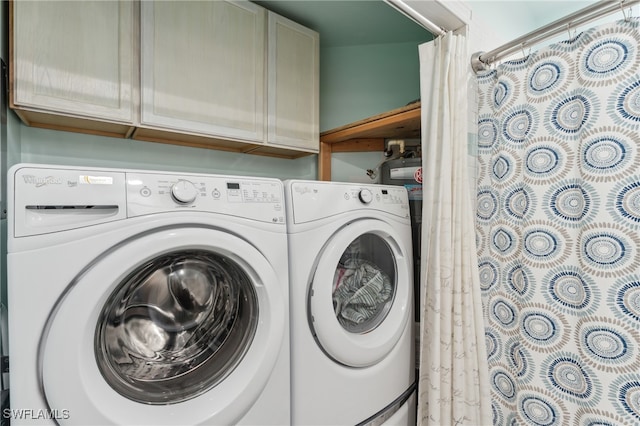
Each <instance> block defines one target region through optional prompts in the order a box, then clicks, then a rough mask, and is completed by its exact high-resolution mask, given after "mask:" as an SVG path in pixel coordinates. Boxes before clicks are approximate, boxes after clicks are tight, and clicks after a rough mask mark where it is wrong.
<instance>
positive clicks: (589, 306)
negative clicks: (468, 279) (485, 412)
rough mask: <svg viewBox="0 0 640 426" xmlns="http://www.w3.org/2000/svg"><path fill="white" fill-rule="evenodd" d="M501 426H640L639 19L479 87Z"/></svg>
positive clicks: (480, 208) (484, 250)
mask: <svg viewBox="0 0 640 426" xmlns="http://www.w3.org/2000/svg"><path fill="white" fill-rule="evenodd" d="M477 83H478V90H479V94H478V99H479V102H480V103H479V110H478V117H479V118H478V163H477V164H478V167H479V169H478V185H477V198H476V209H477V210H476V228H477V233H476V240H477V248H478V265H479V270H480V285H481V290H482V298H483V312H484V315H485V324H486V328H485V342H486V345H487V353H488V362H489V368H490V387H491V393H492V413H493V422H494V424H495V425H500V426H507V425H558V426H563V425H569V424H570V425H576V426H587V425H588V426H605V425H611V426H614V425H615V426H621V425H640V20H639V19H638V18H629V19H627V20H623V21H619V22H614V23H610V24H605V25H602V26H599V27H596V28H592V29H589V30H586V31H583V32H582V33H580V34H578V35H577V36H576V37H575V38H574V39H572V40H569V41H566V42H560V43H556V44H553V45H551V46H548V47H546V48H544V49H541V50H540V51H538V52H534V53H531V54H530V55H528V56H527V57H525V58H522V59H517V60H513V61H508V62H505V63H503V64H501V65H499V66H497V67H496V69H493V70H491V71H488V72H486V73H481V74H480V75H478V79H477Z"/></svg>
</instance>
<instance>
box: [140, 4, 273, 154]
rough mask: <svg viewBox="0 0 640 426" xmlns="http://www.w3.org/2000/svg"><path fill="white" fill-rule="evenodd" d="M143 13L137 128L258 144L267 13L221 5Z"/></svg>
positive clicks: (149, 8) (151, 7) (153, 7)
mask: <svg viewBox="0 0 640 426" xmlns="http://www.w3.org/2000/svg"><path fill="white" fill-rule="evenodd" d="M141 8H142V9H141V18H142V23H141V45H142V62H141V93H142V114H141V124H142V125H143V126H151V127H158V128H167V129H171V130H175V131H186V132H193V133H197V134H205V135H215V136H217V137H226V138H231V139H236V140H240V141H247V142H254V143H255V142H259V143H261V142H263V140H264V131H265V125H266V123H265V121H266V120H265V107H264V105H265V61H264V52H265V49H266V42H265V38H266V35H265V28H266V11H265V9H263V8H262V7H260V6H258V5H256V4H254V3H250V2H226V1H153V2H152V1H143V2H142V3H141Z"/></svg>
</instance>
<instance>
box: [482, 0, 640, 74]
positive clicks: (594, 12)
mask: <svg viewBox="0 0 640 426" xmlns="http://www.w3.org/2000/svg"><path fill="white" fill-rule="evenodd" d="M636 3H640V0H615V1H612V0H601V1H599V2H597V3H595V4H592V5H590V6H587V7H585V8H583V9H580V10H578V11H577V12H574V13H572V14H571V15H567V16H566V17H564V18H561V19H558V20H557V21H554V22H552V23H550V24H548V25H545V26H544V27H541V28H539V29H537V30H534V31H532V32H530V33H527V34H525V35H523V36H522V37H518V38H517V39H515V40H512V41H510V42H509V43H506V44H504V45H502V46H500V47H498V48H496V49H493V50H492V51H490V52H486V53H485V52H477V53H474V54H473V55H472V56H471V67H472V68H473V70H474V71H475V72H478V71H482V70H485V69H487V67H488V65H490V64H491V63H493V62H496V61H498V60H500V59H502V58H504V57H505V56H508V55H510V54H512V53H514V52H516V51H518V50H521V49H524V48H525V47H527V46H531V45H533V44H536V43H539V42H541V41H543V40H545V39H548V38H550V37H553V36H554V35H556V34H559V33H561V32H563V31H567V30H569V29H571V28H576V27H578V26H580V25H584V24H587V23H589V22H591V21H593V20H595V19H598V18H600V17H602V16H606V15H608V14H611V13H614V12H617V11H624V8H626V7H630V6H632V5H634V4H636Z"/></svg>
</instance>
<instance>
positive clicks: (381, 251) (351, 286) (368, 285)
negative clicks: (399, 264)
mask: <svg viewBox="0 0 640 426" xmlns="http://www.w3.org/2000/svg"><path fill="white" fill-rule="evenodd" d="M396 279H397V273H396V265H395V258H394V255H393V252H392V251H391V249H390V247H389V245H388V244H387V243H386V242H385V241H384V240H383V239H382V238H381V237H380V236H378V235H375V234H369V233H367V234H364V235H361V236H359V237H357V238H356V239H355V240H353V241H352V242H351V243H350V244H349V246H347V248H346V250H345V251H344V252H343V253H342V256H341V257H340V260H339V261H338V265H337V266H336V270H335V274H334V278H333V292H332V298H333V308H334V310H335V314H336V318H337V319H338V322H339V323H340V325H341V326H342V327H343V328H344V329H345V330H346V331H348V332H350V333H367V332H369V331H371V330H373V329H375V328H376V327H377V326H378V325H379V324H380V323H381V322H382V321H384V319H385V318H386V316H387V314H388V313H389V309H390V308H391V304H392V302H393V297H394V295H395V292H396V286H397V283H396Z"/></svg>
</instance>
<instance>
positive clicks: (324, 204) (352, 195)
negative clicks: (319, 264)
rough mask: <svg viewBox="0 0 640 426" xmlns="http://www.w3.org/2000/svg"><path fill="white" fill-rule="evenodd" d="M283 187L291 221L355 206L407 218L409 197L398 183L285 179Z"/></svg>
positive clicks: (320, 215) (307, 218) (333, 212)
mask: <svg viewBox="0 0 640 426" xmlns="http://www.w3.org/2000/svg"><path fill="white" fill-rule="evenodd" d="M286 189H287V198H288V201H289V202H291V205H292V206H293V209H292V210H293V217H292V218H290V219H291V220H293V223H305V222H312V221H314V220H319V219H324V218H326V217H330V216H334V215H337V214H340V213H346V212H350V211H356V210H377V211H383V212H385V213H388V214H392V215H394V216H397V217H399V218H403V219H407V218H409V198H408V194H407V190H406V188H404V187H402V186H396V185H359V184H352V183H339V182H320V181H296V180H293V181H288V182H287V188H286Z"/></svg>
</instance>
